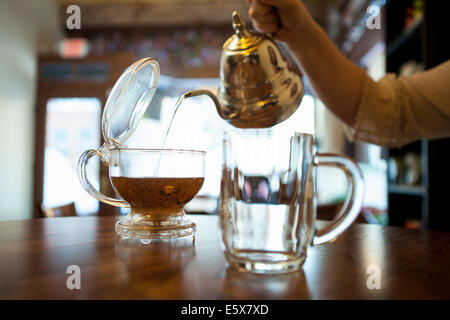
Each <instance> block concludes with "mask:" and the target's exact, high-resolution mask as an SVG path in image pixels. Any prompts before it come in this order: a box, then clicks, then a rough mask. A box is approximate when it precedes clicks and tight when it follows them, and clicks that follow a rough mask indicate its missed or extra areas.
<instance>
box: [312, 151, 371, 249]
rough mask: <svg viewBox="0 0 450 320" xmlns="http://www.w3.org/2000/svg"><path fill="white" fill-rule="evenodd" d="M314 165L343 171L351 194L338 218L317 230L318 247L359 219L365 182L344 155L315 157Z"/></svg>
mask: <svg viewBox="0 0 450 320" xmlns="http://www.w3.org/2000/svg"><path fill="white" fill-rule="evenodd" d="M314 165H315V166H327V167H334V168H339V169H341V170H342V171H343V172H344V173H345V176H346V177H347V181H348V184H349V194H348V195H347V199H346V200H345V203H344V205H343V206H342V208H341V210H340V211H339V212H338V214H337V215H336V218H335V219H334V220H333V221H332V222H331V223H330V224H329V225H327V226H326V227H324V228H323V229H320V230H319V229H318V230H316V234H315V236H314V239H313V243H312V244H313V245H314V246H316V245H321V244H324V243H327V242H330V241H332V240H334V239H336V238H337V237H338V236H339V235H340V234H341V233H342V232H344V231H345V230H346V229H347V228H348V227H349V226H350V225H351V224H352V223H353V222H354V221H355V219H356V218H357V217H358V215H359V212H360V210H361V206H362V202H363V197H364V180H363V177H362V173H361V169H360V168H359V167H358V165H357V164H356V162H355V161H354V160H353V159H351V158H349V157H347V156H344V155H337V154H331V153H322V154H317V155H316V156H315V157H314Z"/></svg>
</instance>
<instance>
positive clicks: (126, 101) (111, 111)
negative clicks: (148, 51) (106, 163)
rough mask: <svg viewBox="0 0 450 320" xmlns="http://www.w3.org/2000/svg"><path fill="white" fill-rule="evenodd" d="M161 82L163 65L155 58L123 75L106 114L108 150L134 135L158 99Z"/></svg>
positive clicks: (114, 88)
mask: <svg viewBox="0 0 450 320" xmlns="http://www.w3.org/2000/svg"><path fill="white" fill-rule="evenodd" d="M158 82H159V64H158V62H157V61H156V60H154V59H151V58H144V59H141V60H139V61H137V62H135V63H133V64H132V65H131V66H129V67H128V68H127V69H126V70H125V72H123V73H122V75H121V76H120V77H119V79H118V80H117V81H116V83H115V84H114V87H113V88H112V90H111V93H110V94H109V97H108V100H107V101H106V105H105V109H104V111H103V116H102V133H103V138H105V146H104V147H107V148H114V147H118V146H120V145H122V144H123V143H124V142H125V141H126V140H127V139H128V138H129V137H130V136H131V135H132V134H133V132H134V131H135V130H136V128H137V126H138V124H139V121H140V120H141V119H142V117H143V116H144V113H145V111H146V110H147V108H148V107H149V105H150V102H151V101H152V99H153V96H154V95H155V92H156V89H157V87H158Z"/></svg>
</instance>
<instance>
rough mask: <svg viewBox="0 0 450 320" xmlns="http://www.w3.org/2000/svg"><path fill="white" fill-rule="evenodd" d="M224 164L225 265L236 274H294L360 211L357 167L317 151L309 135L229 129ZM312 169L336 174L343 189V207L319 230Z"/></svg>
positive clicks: (360, 186) (222, 224)
mask: <svg viewBox="0 0 450 320" xmlns="http://www.w3.org/2000/svg"><path fill="white" fill-rule="evenodd" d="M223 161H224V165H223V171H222V182H221V195H220V205H219V215H220V229H221V233H222V244H223V246H224V251H225V256H226V259H227V261H228V263H229V264H230V265H231V266H232V267H235V268H238V269H239V270H241V271H249V272H254V273H284V272H289V271H295V270H297V269H299V268H300V266H301V265H302V264H303V263H304V261H305V258H306V255H307V251H308V248H309V247H310V246H311V245H314V246H316V245H320V244H324V243H327V242H329V241H331V240H333V239H335V238H336V237H337V236H339V235H340V234H341V233H342V232H343V231H344V230H346V229H347V228H348V227H349V226H350V225H351V223H352V222H353V221H354V220H355V219H356V217H357V216H358V214H359V211H360V209H361V204H362V199H363V179H362V175H361V171H360V169H359V167H358V166H357V165H356V163H355V162H354V161H353V160H351V159H350V158H347V157H345V156H342V155H336V154H318V153H316V151H315V145H314V137H313V136H312V135H310V134H301V133H296V134H295V135H294V136H288V137H286V136H283V135H282V134H278V133H276V132H274V131H273V130H270V129H267V130H266V129H263V130H234V131H233V132H232V133H231V134H229V133H226V134H225V137H224V141H223ZM318 166H328V167H336V168H339V169H341V170H342V171H343V172H344V173H345V175H346V177H347V180H348V185H349V189H348V190H349V192H348V194H347V199H346V201H345V203H344V205H343V206H342V209H341V210H340V212H339V213H338V214H337V216H336V218H335V220H334V221H332V222H330V224H329V225H328V226H327V227H325V228H324V229H322V230H318V229H316V227H315V220H316V169H317V167H318Z"/></svg>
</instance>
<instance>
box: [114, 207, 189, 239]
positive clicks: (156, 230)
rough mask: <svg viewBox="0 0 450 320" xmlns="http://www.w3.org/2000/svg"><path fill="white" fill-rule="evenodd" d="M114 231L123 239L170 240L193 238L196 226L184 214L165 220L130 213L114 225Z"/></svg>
mask: <svg viewBox="0 0 450 320" xmlns="http://www.w3.org/2000/svg"><path fill="white" fill-rule="evenodd" d="M115 230H116V232H117V234H119V235H120V236H121V237H123V238H138V239H172V238H181V237H188V236H194V235H195V230H196V225H195V223H194V222H192V221H190V220H189V219H187V218H186V216H185V214H184V212H183V213H182V214H179V215H177V216H173V217H167V218H166V219H154V218H153V219H152V218H148V217H145V216H143V215H141V214H135V213H133V212H130V213H129V214H128V215H127V216H125V217H123V218H122V219H120V220H119V221H118V222H117V223H116V226H115Z"/></svg>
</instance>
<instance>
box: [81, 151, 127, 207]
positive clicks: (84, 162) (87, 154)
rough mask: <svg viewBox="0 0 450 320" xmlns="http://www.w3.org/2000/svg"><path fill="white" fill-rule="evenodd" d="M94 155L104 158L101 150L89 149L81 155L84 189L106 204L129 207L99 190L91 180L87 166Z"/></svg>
mask: <svg viewBox="0 0 450 320" xmlns="http://www.w3.org/2000/svg"><path fill="white" fill-rule="evenodd" d="M94 156H99V157H100V159H102V154H101V153H100V151H97V150H94V149H89V150H86V151H85V152H83V154H82V155H81V156H80V159H79V160H78V179H79V180H80V182H81V185H82V186H83V188H84V190H86V191H87V193H89V194H90V195H91V196H92V197H94V198H95V199H97V200H99V201H101V202H104V203H106V204H109V205H112V206H116V207H123V208H129V207H130V205H129V204H128V203H127V202H125V201H123V200H119V199H115V198H111V197H108V196H106V195H104V194H103V193H100V192H98V191H97V190H96V189H95V188H94V187H93V186H92V184H91V183H90V182H89V178H88V176H87V172H86V168H87V162H88V161H89V159H90V158H92V157H94Z"/></svg>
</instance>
